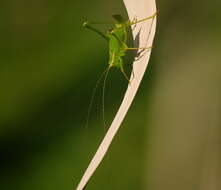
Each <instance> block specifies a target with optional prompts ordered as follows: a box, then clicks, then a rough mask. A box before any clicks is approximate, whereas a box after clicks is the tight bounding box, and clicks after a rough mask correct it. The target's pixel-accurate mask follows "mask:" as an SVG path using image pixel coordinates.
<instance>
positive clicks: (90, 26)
mask: <svg viewBox="0 0 221 190" xmlns="http://www.w3.org/2000/svg"><path fill="white" fill-rule="evenodd" d="M83 27H85V28H87V29H89V30H92V31H94V32H96V33H97V34H99V35H100V36H101V37H102V38H104V39H105V40H107V41H109V38H108V36H107V35H106V34H105V33H103V32H101V31H100V30H98V29H97V28H95V27H93V26H92V25H91V24H90V22H84V23H83Z"/></svg>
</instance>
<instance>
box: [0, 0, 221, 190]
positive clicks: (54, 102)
mask: <svg viewBox="0 0 221 190" xmlns="http://www.w3.org/2000/svg"><path fill="white" fill-rule="evenodd" d="M157 6H158V10H159V14H158V25H157V34H156V38H155V42H154V49H153V52H152V56H151V60H150V63H149V67H148V71H147V72H146V75H145V77H144V80H143V82H142V84H141V87H140V90H139V91H138V94H137V96H136V98H135V101H134V103H133V104H132V107H131V109H130V111H129V113H128V115H127V116H126V119H125V120H124V122H123V124H122V127H121V129H120V131H119V133H118V134H117V136H116V138H115V140H114V142H113V144H112V146H111V148H110V151H109V152H108V154H107V156H106V157H105V159H104V162H103V163H102V164H101V166H100V167H99V168H98V170H97V172H96V174H95V175H94V176H93V178H92V180H91V181H90V183H89V185H88V189H105V190H107V189H111V190H112V189H128V190H130V189H131V190H132V189H133V190H134V189H136V190H141V189H151V190H161V189H164V190H167V189H168V190H169V189H170V190H172V189H174V190H175V189H179V190H181V189H188V190H191V189H194V190H196V189H200V190H201V189H207V190H208V189H211V190H216V189H217V190H218V189H220V188H221V186H220V176H221V164H220V159H221V155H220V147H219V145H220V124H221V119H220V113H221V101H220V97H221V96H220V94H221V89H220V81H221V76H220V73H221V65H220V61H221V54H220V50H221V43H220V42H221V35H220V34H221V25H220V19H221V12H220V7H221V3H220V1H215V0H214V1H208V2H207V1H198V0H196V1H184V0H180V1H175V0H170V1H159V2H158V4H157ZM116 13H120V14H123V15H125V16H126V10H125V8H124V5H123V2H122V1H121V0H118V1H117V0H114V1H101V0H94V1H78V0H74V1H73V0H72V1H70V0H64V1H56V0H54V1H50V0H38V1H33V0H20V1H17V0H7V1H6V0H5V1H4V0H3V1H1V2H0V87H1V88H0V189H4V190H12V189H16V190H30V189H31V190H49V189H53V190H64V189H67V190H68V189H73V188H74V187H76V185H77V183H78V182H79V180H80V178H81V176H82V174H83V172H84V170H85V169H86V167H87V164H88V163H89V161H90V159H91V158H92V155H93V154H94V153H95V150H96V148H97V147H98V145H99V143H100V141H101V139H102V138H103V136H104V129H103V125H102V101H101V99H102V93H101V91H102V84H101V85H100V86H99V88H98V91H97V94H96V98H95V102H94V104H93V110H92V114H91V119H90V121H89V126H88V127H87V128H85V127H84V126H85V122H86V117H87V109H88V105H89V102H90V97H91V93H92V89H93V87H94V85H95V83H96V80H97V79H98V78H99V76H100V74H101V73H102V72H103V71H104V69H105V68H106V67H107V62H108V46H107V44H106V42H105V41H104V40H103V39H102V38H101V37H99V36H97V35H96V34H94V33H92V32H90V31H88V30H86V29H84V28H83V27H82V23H83V22H84V21H86V20H92V21H112V18H111V15H112V14H116ZM100 28H101V29H103V30H105V29H107V27H106V26H100ZM126 86H127V81H126V80H125V79H124V77H123V76H122V74H121V73H120V72H119V71H117V70H112V71H111V72H110V75H109V77H108V80H107V88H106V96H105V102H106V104H105V113H106V120H107V122H108V123H110V122H111V121H112V119H113V117H114V114H115V113H116V111H117V108H118V106H119V104H120V102H121V100H122V98H123V94H124V92H125V90H126Z"/></svg>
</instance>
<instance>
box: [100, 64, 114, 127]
mask: <svg viewBox="0 0 221 190" xmlns="http://www.w3.org/2000/svg"><path fill="white" fill-rule="evenodd" d="M111 67H112V66H111V65H109V66H108V68H107V69H106V74H105V77H104V85H103V89H102V115H103V125H104V130H106V121H105V89H106V81H107V76H108V73H109V71H110V68H111Z"/></svg>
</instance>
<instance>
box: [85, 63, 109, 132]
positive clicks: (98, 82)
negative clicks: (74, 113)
mask: <svg viewBox="0 0 221 190" xmlns="http://www.w3.org/2000/svg"><path fill="white" fill-rule="evenodd" d="M108 70H109V67H108V68H107V69H105V70H104V71H103V72H102V74H101V75H100V77H99V78H98V80H97V82H96V84H95V86H94V89H93V91H92V95H91V99H90V104H89V107H88V112H87V119H86V123H85V129H87V128H88V123H89V118H90V115H91V110H92V105H93V102H94V97H95V94H96V91H97V88H98V85H99V84H100V82H101V80H102V78H103V77H104V75H105V74H106V73H107V71H108Z"/></svg>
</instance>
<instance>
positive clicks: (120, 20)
mask: <svg viewBox="0 0 221 190" xmlns="http://www.w3.org/2000/svg"><path fill="white" fill-rule="evenodd" d="M112 17H113V18H114V19H115V20H116V21H117V23H119V24H121V23H123V22H125V21H126V20H125V19H124V17H123V16H122V15H118V14H116V15H113V16H112Z"/></svg>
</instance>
